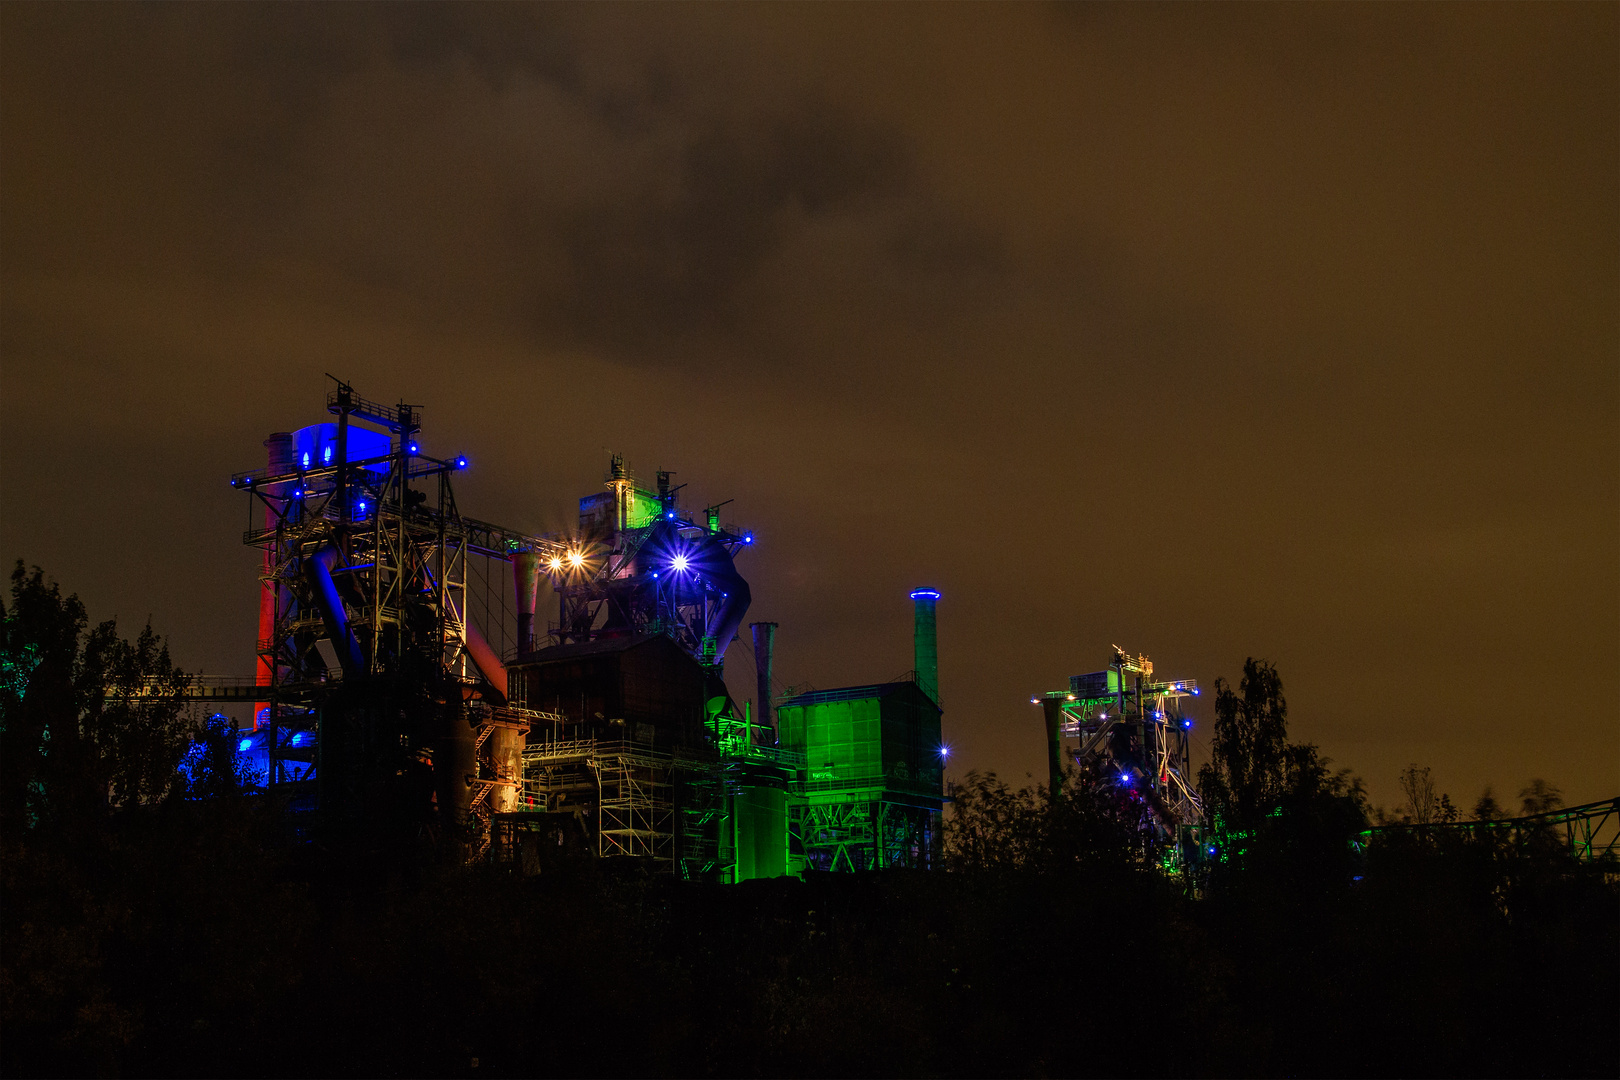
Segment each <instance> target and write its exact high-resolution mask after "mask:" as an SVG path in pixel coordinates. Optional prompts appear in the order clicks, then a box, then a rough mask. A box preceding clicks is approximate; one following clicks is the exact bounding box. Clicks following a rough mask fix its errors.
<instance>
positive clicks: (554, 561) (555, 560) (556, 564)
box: [546, 555, 562, 570]
mask: <svg viewBox="0 0 1620 1080" xmlns="http://www.w3.org/2000/svg"><path fill="white" fill-rule="evenodd" d="M546 565H547V566H549V567H551V568H552V569H553V570H561V569H562V559H561V558H560V557H559V556H556V555H553V556H552V557H551V559H550V561H549V562H547V563H546Z"/></svg>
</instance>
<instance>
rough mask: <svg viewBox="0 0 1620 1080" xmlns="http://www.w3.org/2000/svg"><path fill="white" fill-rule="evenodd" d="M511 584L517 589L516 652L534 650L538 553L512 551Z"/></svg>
mask: <svg viewBox="0 0 1620 1080" xmlns="http://www.w3.org/2000/svg"><path fill="white" fill-rule="evenodd" d="M512 585H513V586H514V587H515V588H516V589H517V647H518V652H519V653H520V654H521V653H527V652H533V651H534V607H535V604H536V603H537V602H538V601H539V598H540V553H539V552H538V551H515V552H513V553H512Z"/></svg>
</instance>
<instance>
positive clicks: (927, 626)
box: [911, 589, 939, 705]
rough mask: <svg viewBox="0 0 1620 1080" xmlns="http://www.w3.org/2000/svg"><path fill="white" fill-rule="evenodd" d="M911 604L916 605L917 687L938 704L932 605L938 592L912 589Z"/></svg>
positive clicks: (937, 597) (937, 635) (937, 659)
mask: <svg viewBox="0 0 1620 1080" xmlns="http://www.w3.org/2000/svg"><path fill="white" fill-rule="evenodd" d="M911 599H912V602H913V603H915V604H916V605H917V623H916V631H915V634H914V642H913V643H914V648H915V649H916V663H915V664H914V665H913V666H914V667H915V668H916V671H917V685H918V686H919V687H920V688H921V689H922V692H923V693H925V694H927V695H928V696H929V697H931V698H933V699H934V704H935V705H938V704H939V631H938V630H937V629H936V628H935V625H934V605H935V604H937V603H939V590H937V589H913V590H912V592H911Z"/></svg>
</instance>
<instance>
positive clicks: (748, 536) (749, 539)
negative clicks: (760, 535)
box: [743, 533, 754, 544]
mask: <svg viewBox="0 0 1620 1080" xmlns="http://www.w3.org/2000/svg"><path fill="white" fill-rule="evenodd" d="M753 542H754V534H753V533H743V543H745V544H752V543H753Z"/></svg>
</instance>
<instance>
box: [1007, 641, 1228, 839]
mask: <svg viewBox="0 0 1620 1080" xmlns="http://www.w3.org/2000/svg"><path fill="white" fill-rule="evenodd" d="M1197 694H1198V684H1197V682H1196V681H1194V680H1192V679H1176V680H1169V681H1155V680H1154V679H1153V663H1152V661H1150V660H1149V659H1148V658H1147V657H1146V656H1145V655H1142V656H1132V655H1129V654H1127V653H1125V652H1124V651H1123V650H1121V649H1119V648H1118V647H1117V646H1116V647H1115V649H1114V662H1113V663H1112V664H1110V665H1109V666H1108V667H1107V669H1106V670H1104V671H1100V672H1096V673H1094V674H1092V675H1076V676H1074V677H1073V678H1071V679H1070V680H1069V689H1068V690H1056V691H1051V692H1049V693H1046V694H1042V695H1038V696H1036V697H1034V698H1032V699H1031V702H1032V703H1036V704H1039V705H1041V706H1042V708H1043V710H1044V711H1045V713H1046V720H1047V725H1048V729H1049V735H1050V737H1051V738H1052V739H1053V741H1054V744H1056V743H1057V742H1058V741H1060V740H1067V741H1068V742H1067V744H1066V745H1065V746H1064V748H1063V759H1064V760H1063V761H1062V762H1061V763H1060V762H1058V761H1054V762H1053V765H1054V768H1056V767H1058V766H1059V764H1061V765H1063V766H1065V767H1066V766H1069V765H1072V766H1074V767H1077V768H1078V769H1079V771H1080V775H1081V776H1082V777H1083V778H1084V779H1085V780H1087V781H1088V782H1090V783H1093V784H1106V785H1111V786H1114V787H1117V788H1118V789H1119V790H1120V792H1121V793H1122V794H1125V795H1127V796H1128V797H1129V798H1131V799H1136V800H1140V801H1141V802H1142V803H1143V804H1145V809H1146V810H1147V811H1148V812H1147V813H1146V814H1145V815H1144V817H1145V820H1147V821H1149V822H1151V823H1152V827H1153V829H1154V831H1155V833H1156V834H1157V836H1158V840H1159V842H1160V843H1161V844H1163V845H1166V846H1169V847H1170V848H1172V849H1173V850H1175V851H1177V852H1178V853H1179V854H1180V855H1181V856H1182V857H1183V858H1184V857H1185V856H1186V854H1187V852H1186V851H1185V850H1184V849H1185V848H1187V847H1188V846H1189V845H1191V844H1195V843H1197V842H1198V837H1199V836H1200V835H1201V830H1202V829H1203V827H1204V824H1205V822H1204V808H1203V805H1202V803H1201V802H1200V800H1199V798H1198V793H1197V790H1196V788H1195V787H1194V785H1193V781H1192V764H1191V741H1192V740H1191V737H1190V729H1191V726H1192V721H1191V719H1190V718H1189V717H1187V716H1185V715H1184V714H1183V712H1182V704H1183V702H1184V701H1185V700H1186V699H1188V698H1190V697H1195V696H1197ZM1054 782H1056V777H1055V776H1054Z"/></svg>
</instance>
